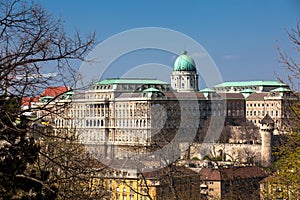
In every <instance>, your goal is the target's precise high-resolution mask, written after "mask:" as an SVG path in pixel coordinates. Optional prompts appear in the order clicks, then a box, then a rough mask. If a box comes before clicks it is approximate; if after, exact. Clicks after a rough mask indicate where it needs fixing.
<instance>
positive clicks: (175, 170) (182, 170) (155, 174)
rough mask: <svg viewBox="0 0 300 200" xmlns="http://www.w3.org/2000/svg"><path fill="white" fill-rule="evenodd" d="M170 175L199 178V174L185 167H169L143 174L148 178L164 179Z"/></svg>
mask: <svg viewBox="0 0 300 200" xmlns="http://www.w3.org/2000/svg"><path fill="white" fill-rule="evenodd" d="M168 175H172V176H174V177H181V176H197V172H195V171H193V170H191V169H189V168H186V167H184V166H168V167H164V168H161V169H158V170H153V171H147V172H143V176H144V177H146V178H162V177H164V176H168Z"/></svg>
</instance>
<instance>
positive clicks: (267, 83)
mask: <svg viewBox="0 0 300 200" xmlns="http://www.w3.org/2000/svg"><path fill="white" fill-rule="evenodd" d="M245 86H277V87H280V86H287V84H284V83H281V82H279V81H233V82H224V83H221V84H218V85H216V86H214V87H215V88H216V87H245Z"/></svg>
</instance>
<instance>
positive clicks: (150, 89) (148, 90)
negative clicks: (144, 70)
mask: <svg viewBox="0 0 300 200" xmlns="http://www.w3.org/2000/svg"><path fill="white" fill-rule="evenodd" d="M143 92H161V91H160V90H159V89H156V88H152V87H151V88H147V89H145V90H143Z"/></svg>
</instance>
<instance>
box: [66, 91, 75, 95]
mask: <svg viewBox="0 0 300 200" xmlns="http://www.w3.org/2000/svg"><path fill="white" fill-rule="evenodd" d="M65 94H66V95H74V94H75V92H74V91H69V92H66V93H65Z"/></svg>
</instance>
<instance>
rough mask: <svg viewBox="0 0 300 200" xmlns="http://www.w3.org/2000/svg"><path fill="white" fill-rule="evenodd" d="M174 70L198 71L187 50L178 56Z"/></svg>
mask: <svg viewBox="0 0 300 200" xmlns="http://www.w3.org/2000/svg"><path fill="white" fill-rule="evenodd" d="M174 71H196V65H195V61H194V60H193V58H191V57H190V56H188V55H186V51H183V52H182V54H181V55H180V56H178V57H177V58H176V60H175V63H174Z"/></svg>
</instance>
